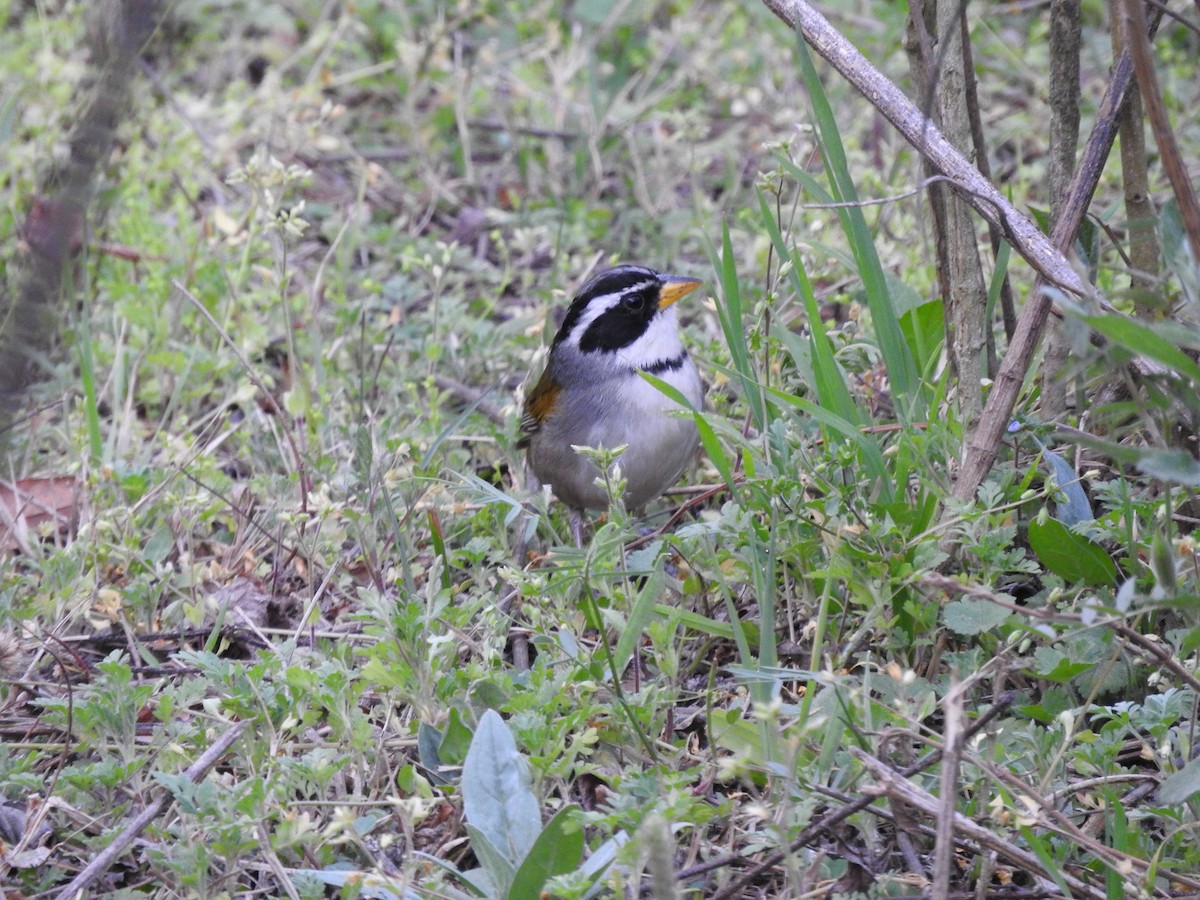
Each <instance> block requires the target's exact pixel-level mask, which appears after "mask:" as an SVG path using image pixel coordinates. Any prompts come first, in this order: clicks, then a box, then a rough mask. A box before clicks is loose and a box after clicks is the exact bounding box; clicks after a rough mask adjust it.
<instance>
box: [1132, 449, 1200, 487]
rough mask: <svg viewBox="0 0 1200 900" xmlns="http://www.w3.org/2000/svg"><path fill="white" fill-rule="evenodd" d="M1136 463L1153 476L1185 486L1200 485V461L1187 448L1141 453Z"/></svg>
mask: <svg viewBox="0 0 1200 900" xmlns="http://www.w3.org/2000/svg"><path fill="white" fill-rule="evenodd" d="M1136 465H1137V467H1138V468H1139V469H1141V470H1142V471H1143V472H1145V473H1146V474H1147V475H1149V476H1150V477H1151V478H1161V479H1162V480H1163V481H1170V482H1171V483H1173V484H1181V485H1183V486H1184V487H1193V488H1194V487H1200V462H1197V461H1196V460H1195V459H1194V458H1193V457H1192V455H1191V454H1190V453H1188V452H1187V451H1186V450H1156V451H1151V452H1148V453H1141V454H1139V456H1138V459H1137V463H1136Z"/></svg>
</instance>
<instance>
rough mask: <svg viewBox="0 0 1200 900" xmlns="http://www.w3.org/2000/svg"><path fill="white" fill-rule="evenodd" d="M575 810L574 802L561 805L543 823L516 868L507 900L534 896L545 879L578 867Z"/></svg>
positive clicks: (580, 848) (579, 843) (580, 831)
mask: <svg viewBox="0 0 1200 900" xmlns="http://www.w3.org/2000/svg"><path fill="white" fill-rule="evenodd" d="M578 812H579V807H577V806H575V805H574V804H571V805H568V806H564V807H563V808H562V809H560V810H559V811H558V812H557V813H555V815H554V818H552V819H551V820H550V821H549V822H547V823H546V827H545V828H543V829H542V833H541V834H540V835H538V839H537V840H536V841H535V842H534V844H533V846H532V847H531V848H530V850H529V853H528V854H527V855H526V857H525V861H524V862H523V863H521V867H520V868H519V869H517V874H516V875H515V876H514V878H513V882H512V887H511V888H510V889H509V892H508V896H509V897H510V898H511V900H522V898H524V897H537V896H539V895H540V894H541V892H542V888H543V887H545V884H546V882H547V881H549V880H550V879H551V878H553V877H554V876H555V875H566V874H567V873H568V872H574V871H575V870H576V869H578V868H579V863H580V861H581V860H582V859H583V828H582V827H581V826H580V825H578V824H576V825H575V827H571V824H572V823H571V820H572V819H574V818H575V817H576V816H577V815H578Z"/></svg>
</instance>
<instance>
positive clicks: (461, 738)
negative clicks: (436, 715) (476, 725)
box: [438, 706, 473, 766]
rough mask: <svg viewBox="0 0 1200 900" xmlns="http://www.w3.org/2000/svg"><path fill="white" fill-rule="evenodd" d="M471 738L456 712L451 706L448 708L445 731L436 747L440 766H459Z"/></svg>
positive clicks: (469, 745) (464, 756) (465, 725)
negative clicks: (448, 713)
mask: <svg viewBox="0 0 1200 900" xmlns="http://www.w3.org/2000/svg"><path fill="white" fill-rule="evenodd" d="M472 738H473V736H472V734H471V729H470V728H469V727H467V723H466V722H464V721H463V720H462V716H461V715H460V714H459V712H458V710H457V709H456V708H455V707H453V706H452V707H450V715H449V717H448V718H447V720H446V730H445V732H444V733H443V735H442V741H441V743H440V744H439V745H438V758H439V759H441V761H442V765H447V766H457V765H461V764H462V762H463V760H464V759H466V756H467V751H468V750H469V749H470V747H471V741H472Z"/></svg>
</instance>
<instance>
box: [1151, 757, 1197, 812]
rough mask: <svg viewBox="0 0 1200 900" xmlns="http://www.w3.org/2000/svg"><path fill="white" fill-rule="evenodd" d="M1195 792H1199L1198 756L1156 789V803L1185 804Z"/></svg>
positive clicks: (1169, 776)
mask: <svg viewBox="0 0 1200 900" xmlns="http://www.w3.org/2000/svg"><path fill="white" fill-rule="evenodd" d="M1197 791H1200V756H1196V757H1193V758H1192V760H1191V761H1190V762H1189V763H1188V764H1187V765H1185V766H1184V767H1183V768H1182V769H1180V770H1179V771H1178V772H1173V773H1172V774H1170V775H1168V776H1167V778H1166V779H1165V780H1164V781H1163V783H1162V784H1161V785H1159V787H1158V802H1159V803H1165V804H1167V805H1168V806H1176V805H1178V804H1180V803H1185V802H1186V801H1187V800H1189V799H1190V798H1191V797H1192V796H1193V795H1195V793H1196V792H1197Z"/></svg>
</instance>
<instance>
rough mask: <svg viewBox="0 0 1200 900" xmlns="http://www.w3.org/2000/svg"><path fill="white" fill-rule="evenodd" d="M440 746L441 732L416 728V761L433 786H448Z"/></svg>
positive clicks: (421, 726)
mask: <svg viewBox="0 0 1200 900" xmlns="http://www.w3.org/2000/svg"><path fill="white" fill-rule="evenodd" d="M368 665H369V664H368ZM441 745H442V733H441V731H439V730H438V729H437V728H434V727H433V726H432V725H430V724H429V723H428V722H422V723H421V724H420V725H418V726H417V759H419V760H420V761H421V765H422V767H424V769H425V771H426V772H428V773H429V779H430V781H432V782H433V783H434V784H449V783H450V779H448V778H447V777H446V776H445V775H443V774H442V773H441V768H442V757H441V753H440V752H439V750H438V748H439V747H441Z"/></svg>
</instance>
